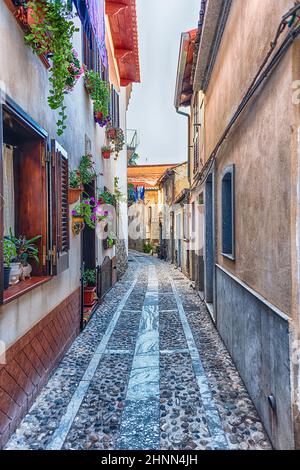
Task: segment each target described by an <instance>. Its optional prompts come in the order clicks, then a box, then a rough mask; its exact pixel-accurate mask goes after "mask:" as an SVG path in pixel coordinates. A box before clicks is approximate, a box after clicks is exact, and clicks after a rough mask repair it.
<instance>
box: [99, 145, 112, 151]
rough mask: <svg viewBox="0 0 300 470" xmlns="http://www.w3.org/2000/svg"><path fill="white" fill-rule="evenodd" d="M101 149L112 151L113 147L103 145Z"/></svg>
mask: <svg viewBox="0 0 300 470" xmlns="http://www.w3.org/2000/svg"><path fill="white" fill-rule="evenodd" d="M101 150H102V153H103V152H111V147H110V145H103V147H102V149H101Z"/></svg>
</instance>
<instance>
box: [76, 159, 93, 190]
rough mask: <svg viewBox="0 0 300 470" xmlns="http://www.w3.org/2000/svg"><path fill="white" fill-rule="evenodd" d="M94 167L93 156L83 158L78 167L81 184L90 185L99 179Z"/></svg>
mask: <svg viewBox="0 0 300 470" xmlns="http://www.w3.org/2000/svg"><path fill="white" fill-rule="evenodd" d="M94 165H95V163H94V161H93V156H92V155H91V154H90V153H88V154H86V155H83V156H82V157H81V160H80V164H79V167H78V176H79V178H80V181H81V184H89V183H91V182H92V181H93V180H94V179H95V178H96V177H97V173H96V170H95V166H94Z"/></svg>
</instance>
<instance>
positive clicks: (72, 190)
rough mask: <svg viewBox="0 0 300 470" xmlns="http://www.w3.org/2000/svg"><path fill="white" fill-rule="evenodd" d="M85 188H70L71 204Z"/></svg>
mask: <svg viewBox="0 0 300 470" xmlns="http://www.w3.org/2000/svg"><path fill="white" fill-rule="evenodd" d="M82 191H83V188H82V187H81V186H80V187H79V188H69V204H75V202H77V201H78V199H79V198H80V196H81V194H82Z"/></svg>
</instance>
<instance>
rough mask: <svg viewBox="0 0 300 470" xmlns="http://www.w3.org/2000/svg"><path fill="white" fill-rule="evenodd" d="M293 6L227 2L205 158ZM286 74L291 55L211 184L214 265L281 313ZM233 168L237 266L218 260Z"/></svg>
mask: <svg viewBox="0 0 300 470" xmlns="http://www.w3.org/2000/svg"><path fill="white" fill-rule="evenodd" d="M291 3H292V2H289V1H287V0H284V1H281V0H279V1H278V2H274V1H273V0H270V1H269V0H266V1H264V2H259V1H257V0H251V1H249V0H243V1H241V0H236V1H235V2H233V5H232V9H231V12H230V15H229V19H228V23H227V26H226V29H225V33H224V36H223V41H222V44H221V48H220V50H219V54H218V58H217V61H216V65H215V69H214V71H213V75H212V79H211V82H210V85H209V88H208V90H207V96H206V114H205V120H206V156H209V155H210V153H211V151H212V150H213V148H214V146H215V144H216V142H217V140H218V139H219V138H220V136H221V133H222V131H224V128H225V125H226V123H227V122H229V120H230V117H231V115H232V114H233V112H234V111H235V109H236V107H237V106H238V104H239V102H240V100H241V98H242V96H243V94H244V93H245V91H246V85H245V84H247V83H250V82H251V78H253V76H254V75H255V73H256V71H257V69H258V66H259V64H260V63H261V61H262V59H263V57H264V56H265V54H266V52H267V50H268V48H269V44H270V41H271V38H272V37H273V36H274V34H275V31H276V29H277V26H278V24H279V22H280V19H281V16H282V14H283V13H284V12H286V11H287V9H288V8H289V7H290V6H291ZM258 11H259V12H260V15H259V16H258V15H257V12H258ZM269 11H272V15H269V14H268V12H269ZM266 18H267V19H268V20H267V21H266ZM247 38H249V39H247ZM245 57H247V60H244V58H245ZM291 71H292V68H291V53H290V52H289V53H288V54H287V55H286V56H285V57H284V59H283V60H282V62H281V63H280V65H279V67H278V68H277V69H276V70H275V71H274V73H273V74H272V76H271V78H270V79H269V80H268V82H267V84H266V85H265V86H264V87H263V88H262V89H261V91H260V92H259V94H258V96H257V97H256V98H255V99H254V100H253V101H252V102H251V104H250V105H249V106H248V108H247V110H246V111H245V112H244V114H243V115H242V117H241V118H240V120H239V123H238V124H237V125H236V127H235V129H234V130H233V131H232V132H231V133H230V135H229V136H228V138H227V139H226V142H225V143H224V144H223V145H222V148H221V150H220V152H219V154H218V158H217V172H218V175H219V176H218V178H217V182H216V186H217V201H218V204H217V206H218V207H217V210H218V214H217V261H218V262H219V263H220V264H223V265H224V266H226V267H227V269H229V270H231V271H232V272H233V273H235V275H237V276H238V277H239V278H240V279H241V280H243V281H244V282H245V283H246V284H248V285H249V286H251V287H252V288H253V289H255V290H257V291H258V292H259V293H260V294H261V295H263V296H264V297H265V298H267V299H268V300H269V301H270V302H271V303H273V304H274V305H276V306H277V307H278V308H280V309H281V310H283V311H284V312H286V313H290V311H291V248H290V244H291V235H290V230H291V228H290V227H291V225H290V223H291V221H290V215H291V214H290V199H291V184H290V183H291V167H290V146H291V128H290V125H291V120H290V119H289V118H288V117H289V116H291V107H292V100H291V83H292V75H291ZM232 163H234V164H235V170H236V184H235V193H236V194H235V203H236V208H235V213H236V223H235V235H236V261H235V262H231V261H229V260H227V259H225V258H223V257H222V256H221V254H220V253H221V233H220V226H221V225H220V224H221V214H220V191H221V190H220V178H221V176H220V175H221V173H222V171H223V169H224V168H225V167H226V166H227V165H229V164H232ZM270 241H272V243H270Z"/></svg>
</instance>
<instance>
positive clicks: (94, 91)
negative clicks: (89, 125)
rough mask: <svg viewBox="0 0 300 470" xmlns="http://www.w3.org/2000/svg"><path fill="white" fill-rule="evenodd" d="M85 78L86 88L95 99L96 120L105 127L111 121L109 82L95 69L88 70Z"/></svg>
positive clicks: (92, 98)
mask: <svg viewBox="0 0 300 470" xmlns="http://www.w3.org/2000/svg"><path fill="white" fill-rule="evenodd" d="M84 79H85V87H86V90H87V92H88V94H89V96H90V98H91V100H92V101H93V107H94V119H95V122H96V123H98V124H99V125H100V126H101V127H104V126H106V125H107V124H108V123H109V122H110V114H109V100H110V93H109V83H107V82H106V81H105V80H102V79H101V77H100V74H99V73H98V72H94V70H86V71H85V73H84Z"/></svg>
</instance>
